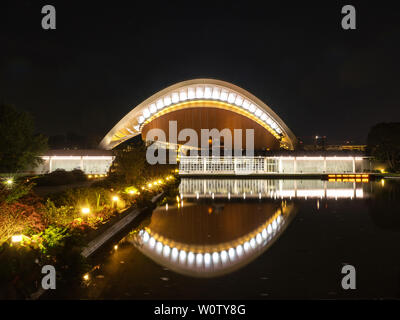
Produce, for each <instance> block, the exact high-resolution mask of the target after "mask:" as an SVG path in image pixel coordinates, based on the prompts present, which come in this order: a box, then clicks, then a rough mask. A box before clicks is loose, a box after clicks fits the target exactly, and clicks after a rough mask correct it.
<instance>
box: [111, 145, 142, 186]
mask: <svg viewBox="0 0 400 320" xmlns="http://www.w3.org/2000/svg"><path fill="white" fill-rule="evenodd" d="M145 168H146V146H145V145H144V143H143V142H142V141H139V142H137V143H135V144H133V145H132V146H130V148H127V149H122V150H117V151H116V157H115V160H114V162H113V164H112V168H111V171H112V172H114V174H116V175H117V176H119V177H122V179H123V181H124V182H125V183H128V184H132V183H133V184H134V183H139V182H141V181H142V180H143V178H144V176H145Z"/></svg>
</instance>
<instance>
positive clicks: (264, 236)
mask: <svg viewBox="0 0 400 320" xmlns="http://www.w3.org/2000/svg"><path fill="white" fill-rule="evenodd" d="M261 236H262V237H263V238H264V239H267V229H265V228H264V229H263V231H262V232H261Z"/></svg>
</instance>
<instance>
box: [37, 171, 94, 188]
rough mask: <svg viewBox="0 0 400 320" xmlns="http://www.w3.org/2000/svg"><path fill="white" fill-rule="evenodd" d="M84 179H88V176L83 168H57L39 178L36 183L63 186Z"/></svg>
mask: <svg viewBox="0 0 400 320" xmlns="http://www.w3.org/2000/svg"><path fill="white" fill-rule="evenodd" d="M84 181H87V177H86V175H85V173H84V172H83V171H82V170H79V169H75V170H72V171H65V170H63V169H57V170H55V171H53V172H51V173H49V174H46V175H43V176H41V177H39V178H37V179H36V184H37V185H38V186H61V185H66V184H71V183H77V182H84Z"/></svg>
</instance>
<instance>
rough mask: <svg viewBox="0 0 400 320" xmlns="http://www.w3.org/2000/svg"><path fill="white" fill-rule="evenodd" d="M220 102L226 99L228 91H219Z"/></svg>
mask: <svg viewBox="0 0 400 320" xmlns="http://www.w3.org/2000/svg"><path fill="white" fill-rule="evenodd" d="M219 99H220V100H222V101H226V100H227V99H228V91H226V90H221V96H220V97H219Z"/></svg>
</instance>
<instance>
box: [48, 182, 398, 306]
mask: <svg viewBox="0 0 400 320" xmlns="http://www.w3.org/2000/svg"><path fill="white" fill-rule="evenodd" d="M179 193H180V197H181V198H182V199H183V202H179V205H178V203H177V202H176V201H175V202H174V203H170V204H169V205H168V207H167V206H162V207H159V208H157V209H156V210H154V211H153V212H152V213H151V217H150V218H149V219H148V220H147V223H145V224H143V227H142V228H141V231H140V232H138V233H135V234H128V235H127V236H126V237H125V238H123V239H122V240H121V242H120V243H119V245H118V250H112V251H111V252H107V253H105V254H103V255H102V256H101V257H99V258H98V259H99V269H98V270H96V271H95V272H93V273H92V274H91V280H90V281H89V282H88V284H87V286H82V287H81V288H75V289H69V290H60V291H59V290H57V294H56V296H57V298H78V299H214V298H218V299H231V298H232V299H235V298H240V299H242V298H243V299H246V298H249V299H269V298H272V299H276V298H289V299H296V298H303V299H304V298H305V299H308V298H323V299H325V298H328V299H334V298H345V299H347V298H349V299H352V298H400V201H399V196H400V181H399V180H389V179H387V180H384V181H383V182H382V181H379V182H368V183H353V182H326V181H319V180H265V179H262V180H261V179H207V180H202V179H183V180H182V183H181V185H180V189H179ZM345 264H351V265H353V266H354V267H355V268H356V272H357V273H356V283H357V289H356V290H347V291H345V290H343V289H342V288H341V279H342V277H343V276H344V275H342V274H341V269H342V266H343V265H345Z"/></svg>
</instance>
